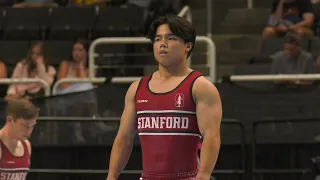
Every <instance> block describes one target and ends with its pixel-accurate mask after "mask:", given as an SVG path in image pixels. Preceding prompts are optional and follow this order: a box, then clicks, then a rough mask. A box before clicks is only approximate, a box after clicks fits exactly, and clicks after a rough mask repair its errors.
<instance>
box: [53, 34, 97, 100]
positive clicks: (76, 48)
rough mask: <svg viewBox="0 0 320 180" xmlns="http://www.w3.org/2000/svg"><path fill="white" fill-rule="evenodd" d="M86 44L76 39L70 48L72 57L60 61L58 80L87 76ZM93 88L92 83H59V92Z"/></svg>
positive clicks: (64, 92)
mask: <svg viewBox="0 0 320 180" xmlns="http://www.w3.org/2000/svg"><path fill="white" fill-rule="evenodd" d="M87 49H88V45H87V43H86V42H85V41H82V40H78V41H76V42H75V43H74V45H73V49H72V58H71V59H70V60H66V61H63V62H61V63H60V68H59V72H58V80H60V79H64V78H71V77H72V78H87V77H88V73H89V70H88V51H87ZM92 88H93V85H92V83H73V84H66V83H65V84H61V85H60V86H59V91H58V92H59V94H66V93H72V92H80V91H86V90H90V89H92Z"/></svg>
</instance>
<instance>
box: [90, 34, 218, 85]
mask: <svg viewBox="0 0 320 180" xmlns="http://www.w3.org/2000/svg"><path fill="white" fill-rule="evenodd" d="M196 42H205V43H206V44H207V51H208V53H207V64H206V65H207V67H209V68H210V73H209V79H210V81H211V82H215V81H216V47H215V45H214V43H213V41H212V39H210V38H208V37H206V36H197V37H196ZM147 43H150V44H151V42H150V40H148V39H146V38H144V37H117V38H115V37H114V38H98V39H96V40H94V41H93V42H92V43H91V45H90V48H89V78H88V79H94V78H95V77H94V72H95V71H94V69H95V53H94V50H95V48H96V46H98V45H100V44H147ZM126 78H127V79H128V77H123V78H122V79H126ZM140 78H141V77H140ZM130 80H133V79H128V80H127V83H128V82H134V81H130ZM121 81H122V82H124V81H123V80H121ZM113 82H116V81H114V80H113Z"/></svg>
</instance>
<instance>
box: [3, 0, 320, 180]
mask: <svg viewBox="0 0 320 180" xmlns="http://www.w3.org/2000/svg"><path fill="white" fill-rule="evenodd" d="M0 6H1V11H0V12H1V13H0V97H1V98H0V104H1V106H2V107H1V108H0V111H1V113H0V114H1V119H2V121H1V122H2V125H3V124H4V123H5V119H4V118H5V106H6V101H7V100H9V99H15V98H27V99H30V100H31V101H33V102H34V103H35V104H36V105H37V106H39V107H40V108H41V113H40V118H39V122H38V124H37V126H36V128H35V130H34V133H33V135H32V137H31V142H32V144H33V153H32V160H31V162H32V163H31V166H32V168H31V172H30V174H29V175H28V177H27V179H28V180H57V179H59V180H84V179H92V180H95V179H97V180H98V179H105V178H106V174H107V169H108V163H109V157H110V152H111V147H112V143H113V140H114V138H115V135H116V132H117V130H118V126H119V119H120V116H121V113H122V110H123V105H124V96H125V93H126V90H127V88H128V87H129V85H130V83H132V82H133V81H135V80H137V79H139V78H140V77H142V76H144V75H147V74H149V73H151V72H153V71H154V70H156V69H157V66H156V63H155V60H154V57H153V52H152V45H151V43H150V42H149V41H148V40H146V39H145V34H146V32H147V31H148V28H149V25H150V23H151V22H152V20H154V19H155V18H156V17H158V16H160V15H164V14H168V13H171V14H172V13H173V14H177V15H179V16H182V17H184V18H186V19H188V20H189V21H190V22H192V24H193V25H194V27H195V28H196V31H197V41H196V45H195V49H194V50H193V53H192V56H191V58H190V59H189V60H188V63H189V64H190V65H191V67H192V68H193V69H195V70H198V71H200V72H202V73H203V74H204V75H205V76H206V77H207V78H208V79H209V80H210V81H211V82H212V83H214V84H215V85H216V86H217V88H218V90H219V92H220V94H221V98H222V102H223V112H224V114H223V120H222V132H221V133H222V146H221V151H220V156H219V159H218V162H217V165H216V168H215V170H214V172H213V174H212V175H213V176H214V177H215V178H216V179H217V180H222V179H223V180H229V179H230V180H240V179H244V180H247V179H257V180H280V179H281V180H283V179H292V180H300V179H301V180H311V179H312V180H313V179H317V173H318V172H320V171H319V168H318V167H320V166H318V161H319V159H320V158H318V157H317V156H318V155H320V153H319V152H320V151H319V150H320V146H319V141H320V128H319V127H320V122H319V120H320V111H318V110H319V107H320V89H319V83H318V79H320V75H319V74H318V71H319V70H320V66H319V65H320V59H319V58H318V55H319V54H320V53H319V52H320V40H319V35H320V34H319V33H320V31H319V28H320V26H319V18H320V14H319V13H320V2H318V1H317V0H312V1H310V0H273V1H266V0H25V1H23V0H1V1H0ZM164 148H165V147H164ZM141 169H142V163H141V148H140V145H139V140H138V138H136V139H135V145H134V149H133V152H132V155H131V158H130V161H129V163H128V165H127V167H126V168H125V171H124V172H123V174H122V175H121V176H120V179H121V180H131V179H138V178H139V177H140V173H141Z"/></svg>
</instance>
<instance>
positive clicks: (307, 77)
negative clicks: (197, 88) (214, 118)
mask: <svg viewBox="0 0 320 180" xmlns="http://www.w3.org/2000/svg"><path fill="white" fill-rule="evenodd" d="M318 79H320V74H277V75H270V74H267V75H231V76H230V80H231V81H277V80H318Z"/></svg>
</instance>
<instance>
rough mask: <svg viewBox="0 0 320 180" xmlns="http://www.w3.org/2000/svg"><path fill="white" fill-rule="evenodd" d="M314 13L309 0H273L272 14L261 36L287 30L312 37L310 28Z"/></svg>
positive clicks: (269, 35)
mask: <svg viewBox="0 0 320 180" xmlns="http://www.w3.org/2000/svg"><path fill="white" fill-rule="evenodd" d="M313 21H314V14H313V10H312V4H311V2H310V0H274V2H273V5H272V15H271V16H270V17H269V22H268V27H266V28H265V29H264V31H263V34H262V38H263V39H267V38H272V37H276V36H283V35H284V34H285V33H287V32H289V31H293V32H295V33H297V34H299V35H300V37H302V36H307V37H312V35H313V31H312V29H311V27H312V24H313Z"/></svg>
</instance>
